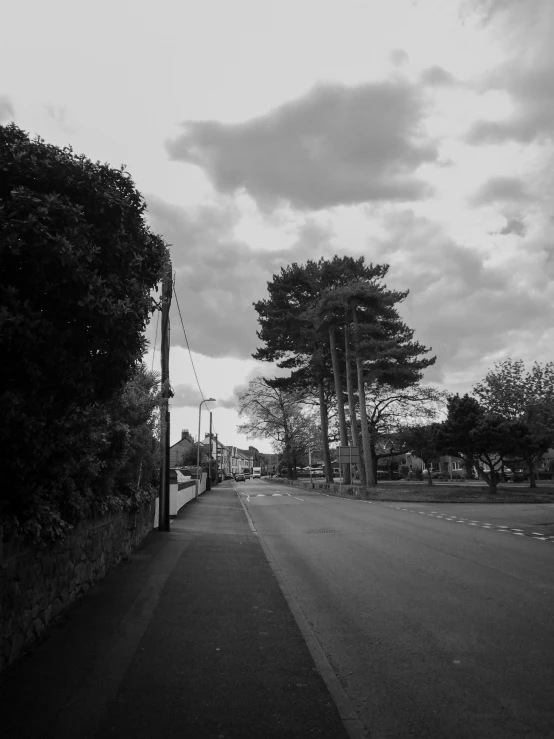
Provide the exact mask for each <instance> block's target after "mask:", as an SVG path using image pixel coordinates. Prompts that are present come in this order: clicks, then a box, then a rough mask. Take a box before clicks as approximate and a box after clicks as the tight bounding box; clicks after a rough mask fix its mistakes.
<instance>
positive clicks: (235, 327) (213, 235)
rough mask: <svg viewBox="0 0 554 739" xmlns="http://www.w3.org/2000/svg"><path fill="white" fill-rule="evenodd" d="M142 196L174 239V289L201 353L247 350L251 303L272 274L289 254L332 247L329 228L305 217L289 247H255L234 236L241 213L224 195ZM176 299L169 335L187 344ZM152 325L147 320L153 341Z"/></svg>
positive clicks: (253, 325)
mask: <svg viewBox="0 0 554 739" xmlns="http://www.w3.org/2000/svg"><path fill="white" fill-rule="evenodd" d="M147 201H148V220H149V223H150V225H151V228H152V230H153V231H154V232H155V233H159V234H161V235H162V236H163V237H164V239H165V240H166V241H167V242H168V243H169V244H171V245H172V246H171V258H172V263H173V268H174V270H175V289H176V294H177V300H178V302H179V306H180V308H181V314H182V317H183V323H184V326H185V330H186V332H187V337H188V339H189V345H190V348H191V350H192V351H195V352H199V353H201V354H204V355H206V356H210V357H236V358H241V359H245V358H248V357H250V355H251V354H252V352H254V351H255V350H256V348H257V347H258V345H259V340H258V339H257V336H256V331H257V329H258V323H257V313H256V312H255V310H254V308H253V307H252V303H253V302H254V301H257V300H261V299H263V298H265V297H266V296H267V289H266V284H267V282H269V281H270V280H271V279H272V276H273V274H274V273H276V272H279V270H280V269H281V267H282V266H285V265H287V264H289V263H291V262H293V261H297V262H304V261H306V260H307V259H310V258H315V259H318V258H319V257H320V256H330V255H332V254H333V253H334V251H335V249H334V247H333V246H332V243H331V233H330V232H329V231H328V230H327V229H325V228H323V227H321V226H319V225H318V224H317V223H315V222H314V221H313V220H310V219H308V220H306V222H305V223H304V225H303V226H301V227H300V228H299V230H298V236H297V240H296V242H295V243H294V244H292V246H291V247H290V248H283V249H278V250H267V249H265V250H264V249H261V248H260V249H254V248H252V247H250V246H249V245H247V244H245V243H244V242H242V241H240V240H237V239H236V238H235V237H234V235H233V231H234V228H235V226H236V225H237V223H238V213H237V211H236V208H235V206H234V205H233V203H232V202H230V201H228V200H225V199H224V200H221V201H220V202H218V203H215V204H213V205H210V206H204V207H201V208H198V209H196V210H192V209H190V210H185V209H184V208H181V207H179V206H175V205H170V204H168V203H165V202H163V201H161V200H159V199H158V198H155V197H149V198H147ZM177 300H173V302H172V306H171V314H170V318H171V342H172V344H173V345H177V346H182V347H186V341H185V336H184V333H183V329H182V326H181V320H180V316H179V312H178V308H177ZM154 331H155V325H152V324H151V326H150V328H149V330H148V333H147V338H148V339H149V340H150V342H153V341H154Z"/></svg>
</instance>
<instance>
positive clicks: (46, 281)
mask: <svg viewBox="0 0 554 739" xmlns="http://www.w3.org/2000/svg"><path fill="white" fill-rule="evenodd" d="M0 172H1V177H0V244H1V248H0V265H1V274H2V277H1V280H0V294H1V301H0V303H1V305H2V308H1V309H0V336H1V339H0V348H1V351H2V356H4V357H10V361H9V362H3V363H2V364H1V365H0V367H1V368H0V378H1V382H0V417H1V418H2V420H3V423H2V425H1V427H0V443H1V445H2V449H3V453H4V463H3V469H2V475H3V488H4V490H6V491H7V493H6V494H5V497H4V500H3V515H15V510H16V509H17V511H18V516H19V517H21V515H22V511H23V510H24V509H25V510H26V511H27V512H28V513H27V514H26V515H34V514H32V511H33V510H38V509H39V508H40V507H41V505H42V502H44V501H45V500H47V499H48V496H49V494H50V493H49V491H52V490H54V489H56V490H58V493H59V492H60V479H64V480H66V481H67V485H68V487H67V490H66V502H68V501H69V499H70V498H72V496H74V493H73V492H72V490H73V489H74V488H75V489H76V488H77V487H78V485H79V484H80V483H79V484H78V483H77V482H75V481H73V483H70V482H69V477H68V475H67V469H68V464H69V462H68V461H67V459H64V458H62V457H61V456H60V449H67V448H68V447H70V446H71V439H72V436H71V435H72V434H75V433H76V419H79V421H80V420H82V418H83V417H84V416H86V414H87V412H88V411H89V410H90V414H91V415H92V416H94V415H95V414H96V415H98V414H100V415H101V414H102V411H100V405H99V404H107V403H110V402H112V400H113V399H114V398H115V397H116V396H118V394H119V393H120V392H121V390H122V388H123V387H124V386H125V383H127V382H128V381H129V380H130V379H131V378H133V376H134V373H135V371H136V369H137V367H138V366H139V365H140V362H141V358H142V355H143V353H144V350H145V339H144V329H145V327H146V325H147V322H148V319H149V315H150V313H151V311H152V310H153V308H154V307H155V303H154V301H153V298H152V295H151V292H152V290H153V289H154V288H155V287H156V286H157V284H158V282H159V280H160V277H161V275H162V272H163V270H164V269H167V265H168V263H169V255H168V249H167V246H166V245H165V243H164V242H163V240H162V239H161V238H160V237H158V236H156V235H154V234H152V233H151V232H150V231H149V229H148V227H147V225H146V223H145V220H144V212H145V203H144V200H143V198H142V196H141V195H140V193H139V192H138V191H137V190H136V188H135V186H134V183H133V181H132V179H131V178H130V177H129V176H128V174H127V173H126V172H125V171H122V170H116V169H111V168H110V167H109V166H108V165H105V164H100V163H93V162H91V161H90V160H88V159H86V158H85V157H84V156H77V155H75V154H73V152H72V151H71V149H59V148H57V147H55V146H51V145H48V144H46V143H45V142H44V141H43V140H42V139H40V138H37V139H35V140H33V141H31V140H30V139H29V137H28V135H27V134H26V133H25V132H23V131H21V130H20V129H19V128H17V127H16V126H15V125H13V124H11V125H9V126H6V127H2V126H0ZM30 448H32V449H33V455H32V456H31V457H30V456H29V454H28V450H29V449H30ZM91 463H92V461H91ZM58 493H56V495H58ZM60 494H61V493H60ZM62 497H63V496H62ZM33 501H34V502H33ZM41 501H42V502H41ZM14 506H15V508H14ZM66 509H67V506H66ZM67 510H69V509H67ZM29 512H31V514H29ZM75 515H77V514H76V512H75ZM19 520H20V522H21V518H19Z"/></svg>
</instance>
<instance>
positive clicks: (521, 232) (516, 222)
mask: <svg viewBox="0 0 554 739" xmlns="http://www.w3.org/2000/svg"><path fill="white" fill-rule="evenodd" d="M494 233H496V234H498V235H499V236H509V235H510V234H514V235H515V236H525V234H526V233H527V226H526V225H525V223H524V222H523V220H522V219H521V218H517V217H515V216H514V217H511V218H507V219H506V225H505V226H504V228H501V229H500V231H495V232H494Z"/></svg>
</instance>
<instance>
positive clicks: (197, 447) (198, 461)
mask: <svg viewBox="0 0 554 739" xmlns="http://www.w3.org/2000/svg"><path fill="white" fill-rule="evenodd" d="M212 401H215V398H206V400H202V401H201V403H200V405H199V406H198V443H197V445H196V489H195V492H194V498H195V500H198V468H199V467H200V418H201V416H202V403H211V402H212Z"/></svg>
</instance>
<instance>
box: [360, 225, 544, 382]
mask: <svg viewBox="0 0 554 739" xmlns="http://www.w3.org/2000/svg"><path fill="white" fill-rule="evenodd" d="M384 227H385V229H386V234H387V235H386V236H385V237H383V238H382V239H381V240H375V239H374V240H372V243H371V245H370V246H369V247H368V252H369V253H368V255H367V259H368V260H369V259H371V260H373V261H386V262H388V263H389V264H390V265H391V268H390V271H389V274H388V276H387V279H386V282H387V284H388V285H389V287H394V288H395V289H406V288H407V289H409V290H410V295H409V297H408V298H407V300H406V301H405V303H403V304H402V305H401V307H400V312H401V314H402V315H403V317H404V319H405V320H406V322H407V324H408V325H409V326H411V327H412V328H414V329H415V330H416V333H415V338H416V339H417V340H419V341H420V342H421V343H423V344H424V345H426V346H428V347H432V349H433V352H432V354H436V355H437V362H436V364H435V365H434V366H433V367H431V368H429V369H428V370H427V371H426V373H425V379H426V381H430V382H431V381H432V382H438V383H441V384H442V383H445V384H446V387H447V388H449V389H451V390H452V389H453V388H454V386H455V385H456V382H458V379H457V378H462V382H463V383H465V387H466V389H468V388H469V384H470V383H471V382H472V381H477V380H478V379H480V378H481V377H483V376H484V374H485V373H486V370H487V368H488V367H489V366H491V365H492V364H493V362H494V361H495V359H496V358H503V357H504V356H505V355H507V354H509V353H510V351H511V352H513V355H514V356H517V352H518V348H521V354H520V355H519V356H522V357H523V358H524V359H525V360H528V359H534V358H537V359H539V360H541V359H542V357H545V356H548V355H549V353H550V350H549V347H548V340H547V339H546V338H545V337H546V336H548V335H549V334H551V333H552V329H551V327H552V324H553V321H554V308H553V301H552V283H551V282H549V279H548V276H547V275H546V274H545V272H546V271H547V254H546V252H544V251H543V250H542V249H540V248H534V247H532V246H530V245H527V244H526V245H525V252H524V254H525V258H524V259H523V258H522V253H519V252H516V253H515V254H514V255H512V256H511V257H509V256H506V257H505V259H504V263H503V264H502V265H499V264H498V262H496V263H494V264H493V263H491V262H490V260H488V259H487V254H486V252H482V253H481V252H478V251H477V250H476V249H473V248H469V247H466V246H463V245H461V244H458V243H456V242H455V241H453V240H452V239H451V238H450V237H449V236H448V235H447V234H446V233H445V232H444V230H443V229H442V228H441V227H440V226H439V225H438V224H436V223H434V222H432V221H429V220H428V219H426V218H421V217H417V216H416V215H415V214H414V213H413V212H411V211H404V212H401V213H400V212H399V213H396V214H394V215H391V216H389V217H387V219H386V220H385V222H384ZM522 248H523V247H522ZM524 352H526V353H527V354H524ZM529 352H531V353H532V354H533V356H532V357H530V356H529ZM491 357H492V358H493V359H492V360H491ZM456 389H457V388H456Z"/></svg>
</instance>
